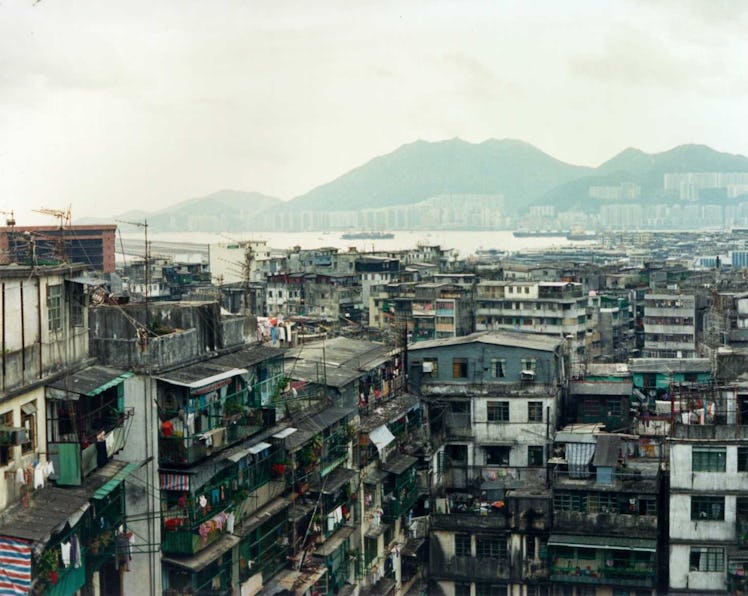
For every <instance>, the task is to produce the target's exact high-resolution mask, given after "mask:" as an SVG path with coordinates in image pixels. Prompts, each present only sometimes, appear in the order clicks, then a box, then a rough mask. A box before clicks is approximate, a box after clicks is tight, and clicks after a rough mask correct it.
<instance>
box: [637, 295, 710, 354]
mask: <svg viewBox="0 0 748 596" xmlns="http://www.w3.org/2000/svg"><path fill="white" fill-rule="evenodd" d="M696 355H697V354H696V297H695V296H693V295H689V294H681V293H660V292H657V293H651V294H646V295H645V296H644V350H643V353H642V356H643V357H645V358H695V357H696Z"/></svg>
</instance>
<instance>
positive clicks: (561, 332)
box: [475, 280, 587, 360]
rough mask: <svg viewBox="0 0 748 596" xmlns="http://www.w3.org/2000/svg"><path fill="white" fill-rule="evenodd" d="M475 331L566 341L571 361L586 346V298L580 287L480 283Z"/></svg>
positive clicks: (582, 355)
mask: <svg viewBox="0 0 748 596" xmlns="http://www.w3.org/2000/svg"><path fill="white" fill-rule="evenodd" d="M475 300H476V304H475V329H476V331H486V330H499V329H507V330H515V331H523V332H526V333H539V334H544V335H550V336H555V337H559V338H566V339H568V341H569V343H570V347H571V350H572V352H571V353H572V354H573V355H574V359H575V360H584V358H585V354H586V350H587V346H586V335H587V311H586V306H587V296H586V294H585V292H584V288H583V286H582V284H579V283H572V282H555V281H543V282H539V281H511V282H506V281H484V280H481V281H480V282H479V283H478V285H477V286H476V298H475Z"/></svg>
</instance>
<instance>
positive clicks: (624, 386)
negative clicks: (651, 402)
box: [569, 380, 634, 396]
mask: <svg viewBox="0 0 748 596" xmlns="http://www.w3.org/2000/svg"><path fill="white" fill-rule="evenodd" d="M633 390H634V384H633V383H632V382H631V381H628V380H626V381H622V382H615V381H572V382H571V384H570V385H569V393H571V395H627V396H628V395H631V393H632V392H633Z"/></svg>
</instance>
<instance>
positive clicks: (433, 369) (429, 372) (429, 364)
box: [423, 358, 439, 377]
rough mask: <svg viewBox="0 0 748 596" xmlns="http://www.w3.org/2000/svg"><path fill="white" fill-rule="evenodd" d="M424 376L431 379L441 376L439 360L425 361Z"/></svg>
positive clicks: (429, 359) (425, 359)
mask: <svg viewBox="0 0 748 596" xmlns="http://www.w3.org/2000/svg"><path fill="white" fill-rule="evenodd" d="M423 374H424V375H426V376H430V377H438V376H439V359H438V358H424V359H423Z"/></svg>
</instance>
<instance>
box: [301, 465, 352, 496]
mask: <svg viewBox="0 0 748 596" xmlns="http://www.w3.org/2000/svg"><path fill="white" fill-rule="evenodd" d="M355 475H356V470H351V469H350V468H344V467H342V466H341V467H339V468H335V469H334V470H333V471H332V472H330V473H329V474H328V475H327V476H324V477H323V478H321V479H320V480H319V481H316V480H315V481H313V482H311V483H310V485H309V490H311V491H314V492H318V493H319V492H321V493H322V494H328V495H329V494H332V493H334V492H335V491H336V490H338V489H339V488H340V487H341V486H343V485H344V484H345V483H346V482H348V481H349V480H350V479H351V478H353V477H354V476H355Z"/></svg>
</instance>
